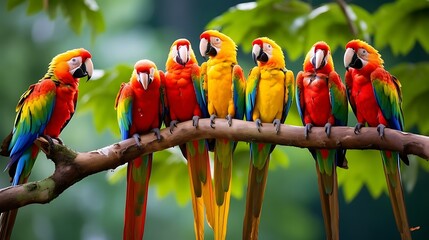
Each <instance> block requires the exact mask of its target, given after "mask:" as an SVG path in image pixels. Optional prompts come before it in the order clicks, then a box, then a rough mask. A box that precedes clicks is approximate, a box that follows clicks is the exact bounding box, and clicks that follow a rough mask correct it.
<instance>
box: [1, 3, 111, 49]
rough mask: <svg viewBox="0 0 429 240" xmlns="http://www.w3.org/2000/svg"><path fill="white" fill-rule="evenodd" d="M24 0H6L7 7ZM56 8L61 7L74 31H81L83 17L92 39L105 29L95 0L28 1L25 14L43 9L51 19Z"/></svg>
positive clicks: (10, 7) (13, 6)
mask: <svg viewBox="0 0 429 240" xmlns="http://www.w3.org/2000/svg"><path fill="white" fill-rule="evenodd" d="M25 2H26V1H25V0H8V2H7V8H8V10H12V9H14V8H15V7H18V6H19V5H21V4H23V3H25ZM58 9H61V11H62V13H63V15H64V18H65V19H66V20H67V21H68V24H69V26H70V28H71V29H72V30H73V31H74V32H75V33H76V34H80V33H82V30H83V27H84V23H85V19H86V21H87V22H88V24H89V25H90V27H91V29H92V30H91V35H92V40H93V41H94V40H95V37H96V36H97V35H98V34H100V33H101V32H103V31H104V30H105V23H104V18H103V15H102V13H101V11H100V10H99V7H98V5H97V2H96V1H95V0H75V1H68V0H52V1H28V7H27V14H28V15H33V14H36V13H39V12H41V11H43V10H45V11H46V12H47V14H48V15H49V17H50V18H51V19H54V18H56V16H57V11H58Z"/></svg>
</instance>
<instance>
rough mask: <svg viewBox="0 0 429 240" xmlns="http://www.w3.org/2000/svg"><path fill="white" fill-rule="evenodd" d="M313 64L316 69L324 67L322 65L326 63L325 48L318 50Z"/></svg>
mask: <svg viewBox="0 0 429 240" xmlns="http://www.w3.org/2000/svg"><path fill="white" fill-rule="evenodd" d="M313 65H314V68H315V69H316V70H317V69H319V68H321V67H323V66H322V65H325V53H324V52H323V50H320V49H318V50H316V54H315V55H314V62H313Z"/></svg>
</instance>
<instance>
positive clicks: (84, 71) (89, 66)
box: [72, 58, 94, 81]
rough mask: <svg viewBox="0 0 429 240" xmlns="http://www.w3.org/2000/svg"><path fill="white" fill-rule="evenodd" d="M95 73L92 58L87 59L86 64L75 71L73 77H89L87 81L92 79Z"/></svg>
mask: <svg viewBox="0 0 429 240" xmlns="http://www.w3.org/2000/svg"><path fill="white" fill-rule="evenodd" d="M93 72H94V64H93V63H92V60H91V58H87V59H86V60H85V62H84V63H83V64H82V65H80V67H78V68H76V69H74V70H73V73H72V75H73V77H74V78H82V77H85V76H87V77H88V78H87V80H86V81H89V79H91V76H92V73H93Z"/></svg>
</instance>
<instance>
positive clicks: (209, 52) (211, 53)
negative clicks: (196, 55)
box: [206, 43, 217, 57]
mask: <svg viewBox="0 0 429 240" xmlns="http://www.w3.org/2000/svg"><path fill="white" fill-rule="evenodd" d="M206 55H208V56H210V57H214V56H216V55H217V51H216V49H215V48H214V47H212V45H211V44H210V43H207V50H206Z"/></svg>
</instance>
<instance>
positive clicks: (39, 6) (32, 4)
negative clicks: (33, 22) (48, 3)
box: [27, 0, 44, 15]
mask: <svg viewBox="0 0 429 240" xmlns="http://www.w3.org/2000/svg"><path fill="white" fill-rule="evenodd" d="M43 2H44V1H42V0H30V1H29V4H28V8H27V14H28V15H33V14H36V13H38V12H40V11H42V10H43Z"/></svg>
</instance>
